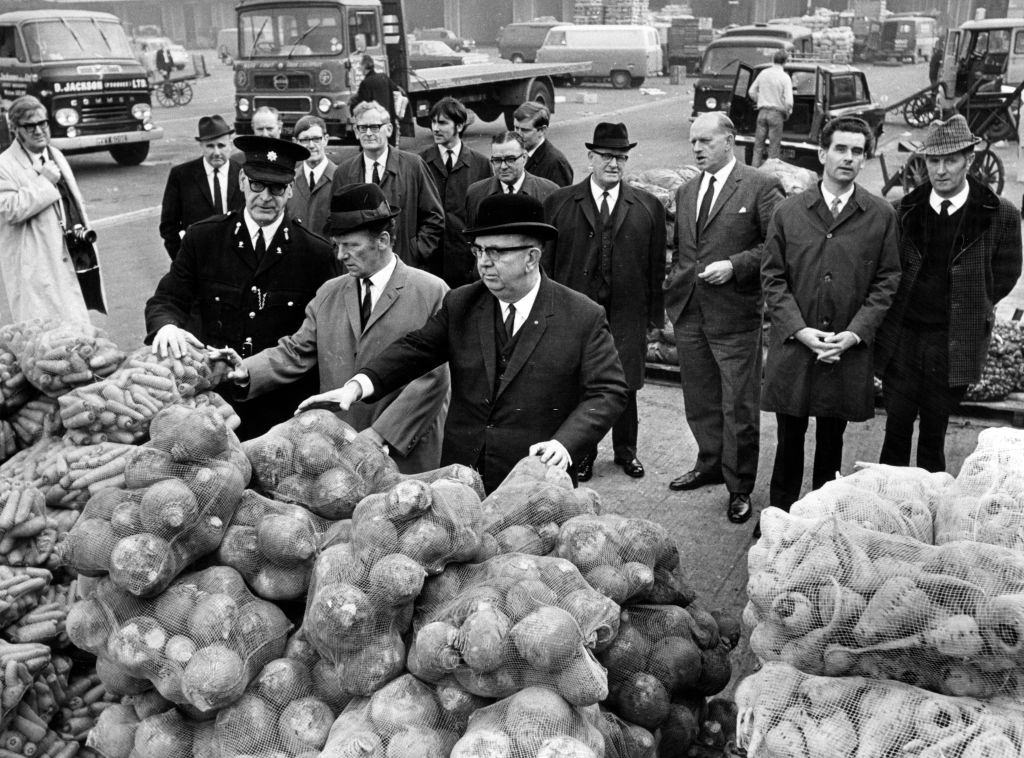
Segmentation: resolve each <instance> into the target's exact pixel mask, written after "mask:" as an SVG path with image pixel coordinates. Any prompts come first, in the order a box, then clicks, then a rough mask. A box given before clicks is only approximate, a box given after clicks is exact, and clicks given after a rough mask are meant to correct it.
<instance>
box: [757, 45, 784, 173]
mask: <svg viewBox="0 0 1024 758" xmlns="http://www.w3.org/2000/svg"><path fill="white" fill-rule="evenodd" d="M788 60H789V54H788V53H787V52H786V51H785V50H778V51H776V53H775V55H773V56H772V65H771V66H769V67H768V68H766V69H763V70H762V71H761V73H760V74H758V75H757V78H756V79H754V83H753V84H751V85H750V90H749V93H748V94H749V95H750V98H751V99H752V100H753V101H754V102H755V103H756V105H757V126H756V127H755V128H754V160H753V163H752V165H753V166H754V168H757V167H758V166H760V165H761V164H762V163H764V146H765V142H767V143H768V157H769V158H779V157H781V156H782V126H783V124H784V123H785V121H786V119H787V118H789V116H790V114H792V113H793V80H792V79H791V78H790V76H789V74H788V73H787V72H786V69H785V68H784V66H785V65H786V61H788Z"/></svg>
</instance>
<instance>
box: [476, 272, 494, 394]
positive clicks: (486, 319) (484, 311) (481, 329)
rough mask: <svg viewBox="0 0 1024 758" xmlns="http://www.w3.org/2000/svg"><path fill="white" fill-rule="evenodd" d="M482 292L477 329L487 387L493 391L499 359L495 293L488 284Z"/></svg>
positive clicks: (477, 313)
mask: <svg viewBox="0 0 1024 758" xmlns="http://www.w3.org/2000/svg"><path fill="white" fill-rule="evenodd" d="M481 288H482V290H483V291H482V293H481V295H480V300H479V302H478V303H477V305H476V330H477V335H478V336H479V337H480V353H481V357H482V358H483V362H484V371H486V372H487V388H488V391H491V388H493V387H494V372H495V371H496V368H495V363H496V361H497V355H496V354H495V350H497V345H496V344H495V341H494V300H495V298H494V295H492V294H491V292H490V290H488V289H487V287H486V286H484V285H481Z"/></svg>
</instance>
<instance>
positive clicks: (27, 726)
mask: <svg viewBox="0 0 1024 758" xmlns="http://www.w3.org/2000/svg"><path fill="white" fill-rule="evenodd" d="M22 713H23V711H22V709H21V708H19V709H18V715H17V716H15V717H14V722H13V724H14V728H15V729H17V730H18V731H19V732H21V733H22V734H24V735H25V736H26V737H27V738H28V739H29V741H31V742H39V740H41V739H42V738H43V737H45V736H46V725H45V724H40V723H37V722H35V721H32V720H30V719H27V718H25V716H23V715H22ZM37 718H38V717H37ZM40 721H42V719H40Z"/></svg>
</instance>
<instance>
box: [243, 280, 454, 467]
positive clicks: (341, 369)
mask: <svg viewBox="0 0 1024 758" xmlns="http://www.w3.org/2000/svg"><path fill="white" fill-rule="evenodd" d="M446 292H448V287H447V286H446V285H445V283H444V282H442V281H441V280H440V279H438V278H437V277H435V276H433V275H432V274H428V273H427V272H425V271H420V270H418V269H414V268H412V267H410V266H406V265H405V264H404V263H402V262H401V261H398V262H397V265H396V266H395V271H394V273H393V274H392V275H391V278H390V279H389V280H388V283H387V285H385V287H384V291H383V292H382V293H381V296H380V300H378V301H377V305H376V307H375V308H374V309H373V312H372V313H371V314H370V320H369V321H368V322H367V324H366V328H365V329H362V328H360V325H359V285H358V284H357V282H356V279H355V278H354V277H352V276H350V275H349V274H345V275H344V276H339V277H336V278H334V279H331V280H330V281H328V282H327V283H326V284H324V285H323V286H322V287H321V288H320V289H319V290H317V293H316V295H315V296H314V297H313V299H312V300H311V301H310V303H309V305H307V306H306V318H305V320H304V321H303V322H302V326H300V327H299V330H298V331H297V332H295V333H294V334H291V335H288V336H287V337H282V338H281V340H280V341H279V342H278V343H277V345H276V346H275V347H272V348H270V349H268V350H264V351H262V352H260V353H258V354H256V355H254V356H252V357H251V358H246V359H245V366H246V368H247V369H248V370H249V377H250V380H249V390H248V394H247V395H246V397H247V398H248V397H257V396H259V395H262V394H263V393H265V392H267V391H268V390H270V389H273V388H274V387H277V386H279V385H281V384H283V383H285V382H290V381H294V380H295V379H296V378H298V377H299V376H302V375H303V374H305V373H306V371H308V370H310V369H312V368H313V367H316V368H317V369H318V371H319V374H320V391H321V392H326V391H328V390H331V389H335V388H337V387H340V386H342V385H343V384H344V383H345V382H347V381H348V380H349V379H351V378H352V377H353V375H355V373H356V369H357V368H358V362H360V361H369V360H372V359H373V358H375V357H376V356H377V355H379V354H380V352H381V351H382V350H383V349H384V348H385V347H387V346H388V345H390V344H391V343H392V342H394V341H395V340H396V339H398V338H399V337H404V336H405V335H406V334H407V333H409V332H411V331H413V330H415V329H419V328H420V327H421V326H423V324H424V323H426V321H427V319H428V318H430V317H431V316H432V315H434V314H435V313H436V312H437V311H438V309H439V308H440V307H441V302H442V301H443V300H444V296H445V293H446ZM448 388H449V377H448V367H447V366H440V367H439V368H436V369H434V370H433V371H431V372H429V373H427V374H424V375H423V376H422V377H420V378H419V379H416V380H414V381H412V382H410V383H409V384H407V385H406V386H405V387H404V388H403V389H400V390H395V391H393V392H390V393H389V394H387V395H385V396H384V397H382V398H380V399H379V400H376V401H375V402H373V403H354V404H353V405H352V407H351V408H350V409H349V410H347V411H343V412H341V413H340V414H339V416H340V417H341V418H342V420H344V421H346V422H348V423H349V424H351V425H352V426H353V427H354V428H355V429H356V431H360V432H361V431H362V430H363V429H366V428H367V427H370V426H372V427H373V428H374V429H375V430H376V431H377V433H378V434H380V435H381V436H382V437H383V438H384V439H385V440H386V441H387V443H388V445H389V447H390V448H391V457H392V458H394V460H395V462H396V463H397V464H398V470H399V471H401V472H402V473H403V474H417V473H419V472H421V471H427V470H429V469H434V468H437V467H438V466H439V465H440V460H441V439H442V437H441V431H442V429H443V427H444V420H445V417H446V415H447V411H448Z"/></svg>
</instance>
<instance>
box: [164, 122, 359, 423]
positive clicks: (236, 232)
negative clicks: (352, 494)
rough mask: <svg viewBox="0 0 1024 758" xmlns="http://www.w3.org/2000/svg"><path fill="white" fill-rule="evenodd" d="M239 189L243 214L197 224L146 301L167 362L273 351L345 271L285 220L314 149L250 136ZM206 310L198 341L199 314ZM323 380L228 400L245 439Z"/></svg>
mask: <svg viewBox="0 0 1024 758" xmlns="http://www.w3.org/2000/svg"><path fill="white" fill-rule="evenodd" d="M235 147H237V148H238V149H239V150H241V151H243V152H244V153H245V161H244V163H243V164H242V170H241V173H240V175H239V186H240V188H241V190H242V193H243V195H244V196H245V208H244V209H243V210H237V211H233V212H231V213H223V214H220V215H217V216H212V217H210V218H207V219H204V220H203V221H199V222H197V223H194V224H192V226H190V227H189V228H188V231H187V232H186V233H185V237H184V238H183V239H182V241H181V249H180V250H179V252H178V255H177V257H175V259H174V262H173V263H172V264H171V270H170V271H169V272H168V273H167V274H166V275H165V276H164V277H163V279H161V280H160V283H159V284H158V285H157V288H156V293H155V294H154V295H153V296H152V297H151V298H150V299H149V302H147V303H146V331H147V333H148V334H147V337H146V341H147V343H149V342H151V343H152V344H153V351H154V352H156V353H157V354H159V355H161V356H166V355H168V354H170V355H173V356H176V357H177V356H180V355H181V354H182V353H183V351H185V350H186V349H187V348H188V346H189V345H193V346H197V347H201V346H202V345H204V344H207V345H213V346H214V347H230V348H232V349H233V350H235V351H236V352H238V353H239V354H241V355H242V356H243V357H245V356H250V355H253V354H255V353H257V352H259V351H260V350H263V349H265V348H268V347H271V346H273V345H274V344H276V343H277V341H278V339H280V338H281V337H283V336H285V335H286V334H292V333H293V332H294V331H295V330H296V329H298V328H299V326H300V325H301V324H302V319H303V312H304V310H305V308H306V304H307V303H308V302H309V301H310V300H311V299H312V298H313V295H314V294H316V291H317V290H318V289H319V288H320V285H322V284H323V283H324V282H326V281H327V280H328V279H330V278H332V277H334V276H335V275H337V274H338V273H339V266H338V262H337V260H335V258H334V251H333V250H332V248H331V243H330V242H329V241H327V240H326V239H324V238H323V237H320V236H319V235H317V234H314V233H313V232H310V231H308V230H307V229H305V228H303V227H302V226H301V225H300V224H299V223H297V222H295V221H293V220H292V219H290V218H289V217H288V214H287V213H285V204H286V203H287V202H288V198H289V197H291V191H292V186H291V185H292V180H293V179H294V178H295V165H296V164H297V163H299V162H300V161H302V160H305V159H306V158H307V157H308V156H309V151H308V150H306V148H304V147H302V146H301V145H297V144H295V143H294V142H286V141H284V140H279V139H274V138H272V137H256V136H247V137H239V138H238V139H236V140H235ZM194 308H195V310H197V312H198V326H197V327H195V328H194V333H193V332H190V331H186V328H185V327H186V326H191V325H192V322H191V321H190V313H191V311H192V310H193V309H194ZM316 389H317V384H316V376H315V375H313V374H310V375H309V376H308V378H307V379H304V380H302V381H298V382H296V383H294V384H292V385H290V386H288V387H286V388H282V389H279V390H275V391H274V392H271V393H268V394H267V395H265V396H263V397H261V398H259V399H258V400H254V401H252V402H249V403H239V402H238V401H237V400H235V399H234V398H233V396H232V395H230V394H229V395H227V399H228V400H229V401H230V402H232V405H234V406H235V410H236V412H237V413H238V415H239V416H240V417H241V418H242V426H240V427H239V429H238V436H239V437H240V438H242V439H246V438H248V437H254V436H256V435H259V434H262V433H263V432H265V431H266V430H267V429H269V428H270V427H271V426H273V425H274V424H276V423H279V422H280V421H284V420H285V419H286V418H288V417H289V416H291V414H292V412H293V411H294V409H295V406H296V405H297V404H298V403H299V401H300V400H301V399H302V398H304V397H308V396H309V395H310V394H311V393H313V392H316Z"/></svg>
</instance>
